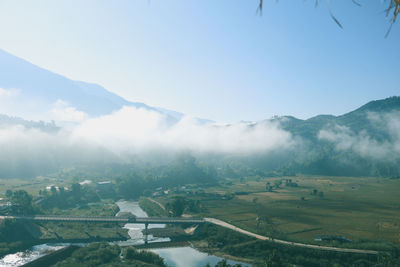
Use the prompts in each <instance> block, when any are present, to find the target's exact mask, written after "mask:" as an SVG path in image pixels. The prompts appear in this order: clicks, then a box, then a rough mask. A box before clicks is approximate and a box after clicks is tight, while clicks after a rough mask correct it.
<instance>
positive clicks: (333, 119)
mask: <svg viewBox="0 0 400 267" xmlns="http://www.w3.org/2000/svg"><path fill="white" fill-rule="evenodd" d="M397 111H398V112H400V97H399V96H392V97H389V98H386V99H381V100H374V101H370V102H368V103H367V104H365V105H363V106H361V107H359V108H357V109H355V110H353V111H351V112H348V113H345V114H343V115H339V116H334V115H317V116H314V117H312V118H309V119H306V120H301V119H298V118H295V117H293V116H281V117H276V118H273V119H271V121H278V122H279V123H280V124H281V126H282V128H283V129H284V130H287V131H289V132H291V133H292V134H294V135H299V136H301V137H306V138H312V139H313V138H316V137H317V134H318V132H319V131H320V130H322V129H323V128H325V127H327V126H328V125H341V126H346V127H348V128H349V129H350V130H352V131H354V132H356V133H358V132H361V131H367V132H368V133H369V134H371V135H373V136H374V137H377V136H376V135H377V133H376V131H374V129H373V128H376V125H374V124H373V123H371V121H370V119H369V118H368V114H371V113H378V114H383V113H391V112H397ZM375 130H379V129H375ZM380 135H382V133H381V134H380Z"/></svg>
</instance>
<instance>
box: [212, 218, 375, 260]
mask: <svg viewBox="0 0 400 267" xmlns="http://www.w3.org/2000/svg"><path fill="white" fill-rule="evenodd" d="M204 220H205V221H206V222H208V223H212V224H215V225H219V226H221V227H224V228H228V229H231V230H233V231H236V232H239V233H242V234H245V235H247V236H251V237H254V238H257V239H259V240H268V241H273V242H276V243H279V244H284V245H290V246H296V247H303V248H312V249H319V250H327V251H337V252H347V253H360V254H372V255H377V254H378V253H379V251H375V250H364V249H352V248H337V247H327V246H318V245H310V244H303V243H297V242H290V241H285V240H280V239H275V238H271V237H268V236H263V235H258V234H255V233H252V232H249V231H246V230H244V229H241V228H239V227H236V226H234V225H232V224H229V223H227V222H224V221H221V220H218V219H215V218H204Z"/></svg>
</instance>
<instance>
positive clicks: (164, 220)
mask: <svg viewBox="0 0 400 267" xmlns="http://www.w3.org/2000/svg"><path fill="white" fill-rule="evenodd" d="M0 219H14V220H25V221H37V222H82V223H141V224H202V223H205V222H206V221H205V220H204V219H202V218H174V217H135V216H131V217H96V216H65V215H32V216H17V215H16V216H0Z"/></svg>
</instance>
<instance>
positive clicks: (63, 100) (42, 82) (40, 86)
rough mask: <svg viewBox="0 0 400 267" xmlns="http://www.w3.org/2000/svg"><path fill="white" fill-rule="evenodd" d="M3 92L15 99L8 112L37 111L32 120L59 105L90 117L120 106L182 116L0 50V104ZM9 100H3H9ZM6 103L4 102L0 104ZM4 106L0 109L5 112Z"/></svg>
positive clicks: (172, 119) (30, 112)
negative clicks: (132, 100)
mask: <svg viewBox="0 0 400 267" xmlns="http://www.w3.org/2000/svg"><path fill="white" fill-rule="evenodd" d="M2 92H3V94H2ZM7 92H8V93H7ZM2 95H3V98H4V97H5V96H9V98H10V99H11V98H12V99H11V100H12V101H14V103H13V107H11V105H9V110H12V111H15V113H16V114H11V115H18V116H23V117H26V115H25V114H21V113H19V112H20V110H26V109H27V110H28V112H27V113H28V115H32V114H35V115H36V114H37V116H36V117H35V119H39V117H40V116H43V115H45V116H44V117H47V116H46V115H48V114H46V113H48V111H49V110H50V111H51V110H54V109H55V108H57V105H58V106H59V105H60V104H61V105H62V106H64V107H65V108H66V107H69V108H70V109H69V111H71V112H75V113H76V114H78V115H79V114H86V115H88V116H89V117H97V116H100V115H106V114H110V113H111V112H113V111H116V110H119V109H121V108H122V107H123V106H132V107H136V108H144V109H147V110H153V111H157V112H160V113H163V114H165V115H166V116H168V117H169V119H170V121H171V122H174V121H177V120H179V119H181V118H182V117H183V115H184V114H182V113H179V112H175V111H171V110H167V109H161V108H155V107H151V106H148V105H146V104H144V103H140V102H130V101H127V100H126V99H124V98H122V97H120V96H118V95H116V94H114V93H112V92H110V91H108V90H106V89H105V88H103V87H101V86H100V85H97V84H92V83H86V82H81V81H73V80H70V79H68V78H66V77H64V76H61V75H59V74H56V73H53V72H51V71H48V70H45V69H43V68H40V67H38V66H35V65H33V64H32V63H30V62H28V61H26V60H23V59H21V58H18V57H16V56H13V55H11V54H9V53H7V52H6V51H4V50H1V49H0V104H2V103H1V96H2ZM10 99H6V100H3V102H6V101H7V102H10V101H11V100H10ZM5 105H6V104H4V103H3V106H5ZM71 108H72V109H71ZM4 109H5V108H3V110H0V112H2V113H5V110H4ZM29 109H30V110H29ZM79 112H81V113H79ZM40 119H42V118H40Z"/></svg>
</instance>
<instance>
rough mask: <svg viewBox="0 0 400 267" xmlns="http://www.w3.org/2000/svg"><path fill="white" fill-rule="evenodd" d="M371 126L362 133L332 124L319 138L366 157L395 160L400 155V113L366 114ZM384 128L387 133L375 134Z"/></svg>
mask: <svg viewBox="0 0 400 267" xmlns="http://www.w3.org/2000/svg"><path fill="white" fill-rule="evenodd" d="M366 116H367V120H368V124H369V125H370V129H368V131H367V130H365V129H364V130H362V131H359V132H356V131H353V130H351V129H350V128H349V127H347V126H341V125H337V124H336V125H333V126H329V127H326V128H325V129H323V130H321V131H320V132H319V133H318V138H319V139H320V140H325V141H329V142H331V143H333V144H334V146H335V149H336V150H337V151H351V152H354V153H356V154H358V155H359V156H361V157H364V158H370V159H374V160H385V161H392V160H396V159H398V158H400V112H398V111H396V112H390V113H376V112H369V113H367V114H366ZM378 130H379V131H381V132H384V133H385V136H380V135H374V132H376V131H378Z"/></svg>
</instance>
